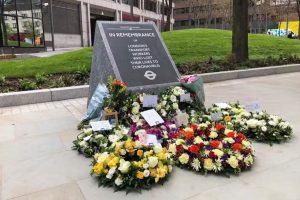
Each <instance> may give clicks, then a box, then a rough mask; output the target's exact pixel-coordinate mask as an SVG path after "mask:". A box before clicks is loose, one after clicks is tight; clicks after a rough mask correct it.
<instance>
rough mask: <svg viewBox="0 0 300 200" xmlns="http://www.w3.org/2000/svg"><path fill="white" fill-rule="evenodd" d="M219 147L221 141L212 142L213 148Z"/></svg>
mask: <svg viewBox="0 0 300 200" xmlns="http://www.w3.org/2000/svg"><path fill="white" fill-rule="evenodd" d="M219 145H220V141H219V140H212V141H211V142H210V146H212V147H213V148H215V149H216V148H218V147H219Z"/></svg>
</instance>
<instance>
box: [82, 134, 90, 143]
mask: <svg viewBox="0 0 300 200" xmlns="http://www.w3.org/2000/svg"><path fill="white" fill-rule="evenodd" d="M91 137H92V135H89V136H87V137H85V138H83V140H84V141H86V142H87V141H89V140H90V138H91Z"/></svg>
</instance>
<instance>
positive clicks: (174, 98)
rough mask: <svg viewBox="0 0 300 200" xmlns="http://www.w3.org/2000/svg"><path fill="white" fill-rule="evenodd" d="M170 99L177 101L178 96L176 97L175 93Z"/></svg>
mask: <svg viewBox="0 0 300 200" xmlns="http://www.w3.org/2000/svg"><path fill="white" fill-rule="evenodd" d="M170 100H171V101H172V102H173V103H174V102H176V101H177V98H176V96H175V95H171V96H170Z"/></svg>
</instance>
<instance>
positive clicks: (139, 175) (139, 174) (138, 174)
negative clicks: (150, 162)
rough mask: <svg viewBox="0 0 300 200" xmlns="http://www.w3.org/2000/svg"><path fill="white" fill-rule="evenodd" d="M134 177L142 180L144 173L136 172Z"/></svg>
mask: <svg viewBox="0 0 300 200" xmlns="http://www.w3.org/2000/svg"><path fill="white" fill-rule="evenodd" d="M136 177H137V178H138V179H143V178H144V173H143V172H141V171H138V172H137V174H136Z"/></svg>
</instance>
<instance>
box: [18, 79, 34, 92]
mask: <svg viewBox="0 0 300 200" xmlns="http://www.w3.org/2000/svg"><path fill="white" fill-rule="evenodd" d="M20 88H21V90H36V89H37V88H38V87H37V85H36V83H35V82H34V81H31V80H28V79H22V80H21V81H20Z"/></svg>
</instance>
